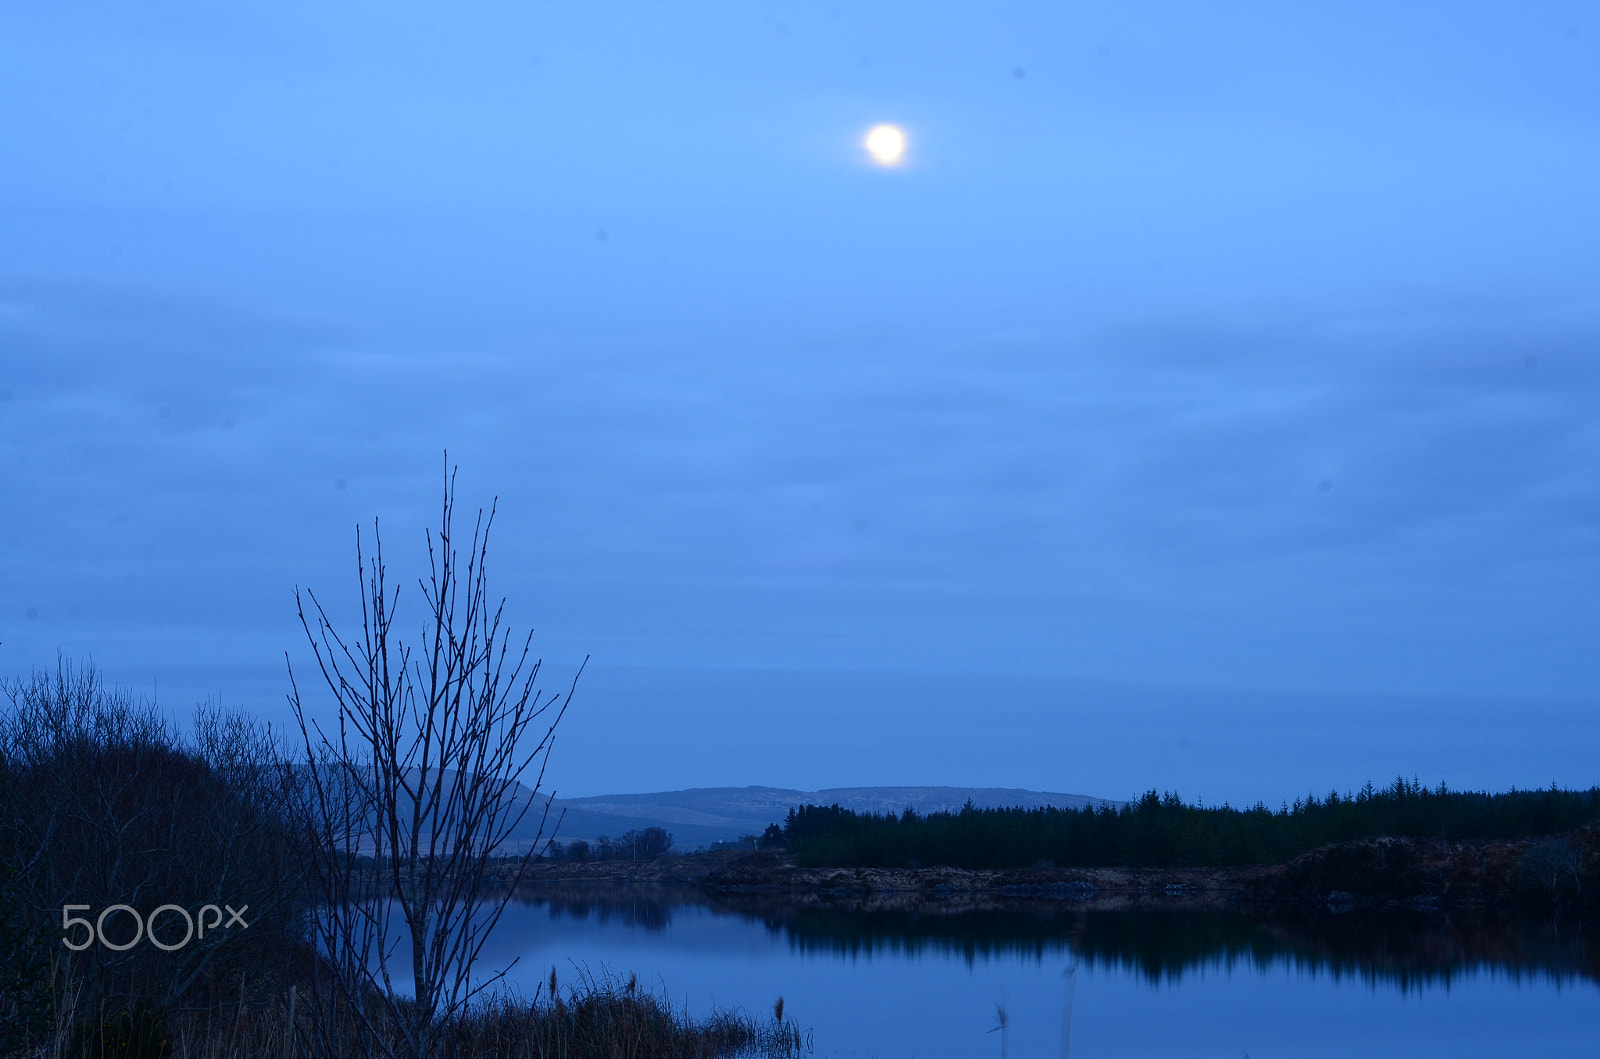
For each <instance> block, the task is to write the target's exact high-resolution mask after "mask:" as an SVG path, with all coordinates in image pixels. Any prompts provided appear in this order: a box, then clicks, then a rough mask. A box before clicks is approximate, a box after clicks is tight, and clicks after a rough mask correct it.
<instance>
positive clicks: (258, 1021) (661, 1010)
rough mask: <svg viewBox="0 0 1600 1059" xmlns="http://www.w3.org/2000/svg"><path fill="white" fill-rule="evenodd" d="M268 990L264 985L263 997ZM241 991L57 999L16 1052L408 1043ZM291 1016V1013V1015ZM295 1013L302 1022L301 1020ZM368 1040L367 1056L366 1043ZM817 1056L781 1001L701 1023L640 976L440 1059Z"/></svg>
mask: <svg viewBox="0 0 1600 1059" xmlns="http://www.w3.org/2000/svg"><path fill="white" fill-rule="evenodd" d="M265 984H266V983H262V985H263V986H264V985H265ZM261 992H262V990H261V989H255V988H251V987H250V986H249V985H248V984H247V983H244V982H241V983H239V989H238V993H237V995H236V996H235V997H233V998H231V999H229V1000H226V1001H223V1002H221V1003H219V1004H217V1005H216V1006H215V1007H212V1008H207V1009H203V1010H193V1009H191V1010H185V1011H174V1012H163V1011H161V1010H160V1009H158V1008H155V1007H153V1006H151V1005H149V1004H148V1003H137V1004H134V1005H131V1006H129V1007H126V1008H123V1009H121V1010H111V1011H108V1010H107V1009H105V1008H101V1009H98V1010H96V1011H93V1012H78V1011H75V1010H73V1009H72V1005H71V1003H70V1000H69V999H68V998H67V997H65V996H58V999H57V1012H56V1029H55V1032H54V1033H53V1034H52V1035H51V1036H52V1038H53V1039H52V1040H50V1041H48V1042H40V1043H39V1044H38V1045H37V1046H36V1047H34V1048H33V1049H31V1050H27V1051H23V1052H20V1053H16V1054H17V1055H18V1056H27V1057H28V1059H109V1057H111V1056H117V1057H118V1059H202V1057H203V1059H273V1057H278V1056H282V1057H285V1059H290V1057H293V1059H323V1057H327V1059H334V1057H341V1059H342V1057H350V1059H355V1057H357V1056H363V1055H379V1056H382V1055H385V1054H387V1048H386V1047H385V1044H386V1043H387V1044H388V1045H389V1046H391V1047H395V1048H396V1051H395V1054H399V1055H403V1054H405V1053H404V1051H403V1049H400V1048H399V1047H398V1045H399V1040H398V1036H397V1035H395V1036H390V1035H388V1034H385V1033H383V1032H382V1031H383V1025H382V1023H381V1021H380V1023H379V1029H380V1036H385V1037H388V1038H389V1039H388V1041H387V1042H380V1041H378V1040H375V1039H373V1038H372V1037H371V1036H370V1035H364V1034H363V1032H362V1031H361V1030H360V1029H358V1028H357V1025H356V1023H355V1020H353V1019H351V1018H349V1017H348V1012H342V1011H339V1010H335V1009H334V1007H333V1006H332V1005H322V1007H321V1010H319V1009H318V1005H316V1004H315V1003H310V1002H308V1001H307V999H306V994H304V993H302V992H301V991H300V990H299V987H298V986H297V987H296V989H295V991H294V992H293V993H292V994H289V995H285V994H284V992H283V991H282V990H281V989H278V990H274V991H273V993H274V995H273V997H272V999H269V1000H267V1001H265V1002H262V1001H259V1000H256V999H253V996H259V995H260V994H261ZM291 1005H293V1006H292V1009H291ZM291 1010H292V1015H291ZM364 1041H365V1046H364V1045H363V1042H364ZM810 1051H811V1045H810V1040H809V1036H808V1035H807V1034H803V1033H802V1032H801V1030H800V1029H799V1027H798V1026H797V1025H796V1024H795V1023H794V1021H793V1020H786V1019H784V1018H783V1004H782V1000H781V999H780V1000H779V1001H778V1003H777V1004H776V1005H775V1006H774V1012H773V1015H772V1016H771V1017H766V1018H757V1017H754V1016H751V1015H749V1014H746V1013H743V1012H729V1011H719V1012H715V1013H713V1014H712V1015H710V1016H709V1017H706V1018H702V1019H695V1018H692V1017H691V1016H690V1015H689V1013H688V1012H687V1011H682V1010H675V1009H674V1008H673V1007H672V1005H671V1003H670V1002H669V1001H668V1000H667V999H666V998H665V997H664V996H662V995H659V994H657V993H654V992H651V991H650V990H647V989H642V988H640V986H639V984H638V980H637V978H636V977H633V976H630V977H629V978H628V979H627V980H626V981H622V980H620V979H618V978H616V977H613V976H610V975H603V976H598V977H597V976H594V975H590V974H588V973H587V972H580V974H579V976H578V982H577V983H576V984H575V985H572V986H567V987H558V986H557V983H556V980H555V974H554V972H552V974H551V981H550V985H549V987H546V986H544V985H541V986H540V988H539V990H538V991H536V993H535V996H534V998H533V999H532V1000H527V999H523V998H517V997H513V996H509V995H502V996H499V997H496V998H495V999H493V1000H491V1001H489V1002H486V1003H484V1004H481V1005H479V1006H478V1007H477V1008H476V1009H475V1010H474V1011H473V1012H472V1013H471V1014H469V1015H468V1016H466V1017H464V1018H461V1019H458V1020H456V1021H455V1022H454V1023H453V1024H452V1025H450V1026H449V1027H447V1031H446V1033H445V1034H444V1037H443V1042H442V1047H441V1049H440V1050H439V1051H438V1053H437V1057H438V1059H468V1057H473V1059H719V1057H727V1059H733V1057H770V1059H778V1057H782V1059H788V1057H793V1056H801V1055H805V1054H808V1053H809V1052H810Z"/></svg>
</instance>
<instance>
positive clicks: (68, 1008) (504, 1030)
mask: <svg viewBox="0 0 1600 1059" xmlns="http://www.w3.org/2000/svg"><path fill="white" fill-rule="evenodd" d="M4 691H5V693H6V697H7V699H8V700H9V709H3V710H0V1056H8V1057H9V1056H18V1057H21V1056H28V1057H39V1059H45V1057H49V1059H103V1057H108V1056H119V1057H138V1059H153V1057H167V1056H170V1057H183V1056H195V1057H199V1056H206V1057H219V1059H234V1057H238V1059H245V1057H252V1059H253V1057H262V1056H272V1057H277V1056H285V1057H287V1056H317V1057H322V1056H330V1057H332V1056H339V1057H343V1056H350V1057H356V1056H403V1055H410V1054H413V1053H414V1051H415V1024H414V1023H413V1022H411V1021H410V1020H408V1018H407V1017H406V1016H407V1015H409V1014H412V1013H413V1012H412V1011H411V1010H410V1007H411V1006H410V1005H409V1004H408V1003H407V1002H406V1001H405V1000H404V999H402V1000H401V1001H400V1002H399V1003H396V1002H395V999H394V998H393V997H392V996H391V997H384V996H380V995H378V994H377V992H376V991H374V990H372V989H370V988H367V989H359V988H358V989H350V988H348V983H351V982H355V981H358V980H357V979H354V978H351V977H349V976H345V977H342V978H341V977H339V976H337V975H335V974H333V973H330V970H329V967H328V962H329V961H327V960H325V959H323V958H322V957H320V956H319V955H318V950H317V948H316V946H314V945H311V944H308V943H307V938H308V928H307V926H306V919H307V916H308V914H309V913H310V911H311V908H310V902H311V901H312V900H313V898H314V897H315V896H316V892H315V891H314V890H312V889H311V888H310V887H309V886H307V885H306V880H305V879H304V878H303V874H304V865H305V864H306V863H307V861H308V859H309V856H310V854H309V853H308V852H307V850H306V849H305V848H304V843H305V842H306V841H307V838H308V837H307V835H306V834H305V833H304V831H303V829H300V828H297V827H296V823H295V821H296V813H295V811H294V805H295V799H296V798H297V797H300V796H302V795H303V791H300V792H298V793H297V788H296V784H297V783H303V782H304V780H303V776H298V775H297V772H296V770H294V769H292V768H286V767H284V763H283V761H282V759H281V758H280V756H279V755H278V751H277V748H275V747H274V745H273V744H272V743H271V742H270V741H269V740H268V739H267V738H266V736H265V734H264V733H263V732H261V731H260V730H259V729H258V728H256V727H255V726H254V725H253V724H252V723H251V722H250V721H249V720H248V719H247V718H244V717H241V716H238V715H233V714H228V713H226V712H223V711H219V710H213V709H203V710H202V711H200V714H199V716H198V718H197V721H196V724H195V727H194V730H193V734H192V735H190V736H187V737H185V736H182V735H180V733H178V732H177V731H175V730H174V729H173V728H172V727H171V726H170V725H169V724H168V723H167V722H166V721H165V720H164V719H163V718H162V717H161V715H160V714H159V713H158V712H157V711H156V710H155V709H154V708H152V707H151V706H150V705H148V704H146V703H140V702H137V701H135V700H134V699H133V698H131V697H130V696H128V695H127V694H125V693H123V692H120V691H117V690H115V689H108V688H106V687H104V686H103V685H102V684H101V683H100V681H99V679H98V677H97V675H96V674H95V672H94V671H93V670H92V669H91V668H85V669H81V670H74V669H73V668H72V667H71V666H69V665H67V664H65V663H62V664H61V665H60V666H59V667H58V669H57V671H56V672H55V673H54V674H50V675H36V676H35V677H34V678H33V679H31V680H30V681H26V682H15V683H11V684H9V685H6V686H5V687H4ZM0 705H3V704H0ZM116 904H126V905H128V906H130V907H132V908H133V909H135V910H136V911H137V912H138V913H139V914H140V916H141V917H142V918H144V919H146V920H148V919H149V918H150V917H151V913H152V912H153V911H154V910H155V909H156V908H157V907H159V906H162V905H173V906H177V907H178V908H181V909H185V910H190V911H193V910H196V909H199V908H201V907H202V906H205V905H208V904H216V905H224V904H226V905H231V906H233V907H234V908H241V909H242V908H244V907H245V906H248V911H247V912H245V917H246V921H247V922H248V927H243V928H241V927H234V928H232V929H214V930H212V931H211V932H210V933H208V934H206V935H205V937H204V938H192V939H191V940H189V941H188V943H186V944H183V945H178V944H177V943H178V942H179V941H180V940H181V939H182V937H183V935H184V926H183V924H182V922H181V916H180V915H179V914H178V913H176V912H169V913H167V914H166V918H165V919H164V920H163V921H162V925H161V928H160V930H161V937H162V940H163V941H164V942H165V943H166V944H168V945H171V946H173V947H172V948H171V949H170V950H166V949H163V948H160V947H157V946H155V945H152V944H151V943H150V936H148V935H147V936H146V937H145V938H144V939H143V940H141V941H139V942H138V943H136V944H132V945H128V946H127V947H126V948H123V949H119V948H116V947H115V946H121V945H126V943H127V942H128V941H130V940H131V939H132V936H133V934H134V928H133V926H132V920H131V917H129V916H127V915H126V914H125V913H118V914H116V915H115V916H113V917H111V918H109V919H107V920H105V921H104V922H103V923H102V924H101V926H100V929H101V933H102V934H103V935H104V936H105V941H106V942H108V943H109V944H100V943H95V944H90V945H88V946H85V947H84V948H82V949H81V951H74V950H73V949H72V948H70V947H68V946H67V945H65V944H64V943H63V939H64V938H66V939H70V940H73V941H74V942H77V941H80V940H81V939H82V937H83V936H84V935H83V934H82V933H80V932H81V931H84V930H86V929H87V928H83V927H78V928H76V932H75V931H71V930H64V929H63V912H62V908H63V906H68V905H72V906H83V905H87V906H89V910H88V911H84V912H76V913H74V914H76V915H79V916H87V917H88V918H89V919H90V920H91V922H92V921H94V920H96V919H97V917H98V913H99V912H100V911H101V910H103V909H105V908H107V907H109V906H112V905H116ZM436 1021H437V1025H435V1026H434V1027H433V1031H434V1032H433V1033H432V1034H431V1035H430V1043H429V1045H428V1053H427V1054H430V1055H436V1056H441V1057H454V1056H462V1057H465V1056H484V1057H508V1059H512V1057H514V1059H524V1057H526V1059H535V1057H545V1056H552V1057H553V1056H562V1057H573V1059H577V1057H613V1056H619V1057H634V1059H647V1057H663V1059H678V1057H684V1059H689V1057H694V1059H709V1057H713V1056H733V1055H762V1056H766V1055H781V1056H787V1055H792V1054H798V1053H799V1052H800V1051H801V1050H802V1048H803V1047H804V1045H803V1042H802V1037H801V1034H800V1032H799V1030H798V1028H797V1027H796V1025H795V1024H794V1023H793V1021H786V1020H784V1019H783V1018H782V1014H781V1008H780V1010H779V1011H778V1012H777V1013H776V1017H769V1016H765V1015H763V1016H761V1017H751V1016H748V1015H745V1014H739V1013H719V1014H715V1015H713V1016H711V1017H709V1018H706V1019H700V1020H696V1019H692V1018H690V1017H689V1016H688V1014H687V1013H686V1012H682V1011H677V1010H674V1009H673V1008H672V1007H671V1005H670V1004H669V1003H668V1002H667V1001H666V1000H665V999H664V998H663V997H661V996H657V995H655V994H653V993H651V992H649V991H646V990H641V989H639V988H638V987H637V985H636V983H635V982H634V981H633V980H632V979H630V980H628V981H627V982H626V983H623V982H619V981H615V980H611V979H608V978H595V977H592V976H589V975H587V974H580V975H579V976H578V979H577V981H576V982H574V983H570V984H567V983H562V984H559V985H558V983H557V982H556V980H555V977H554V975H552V977H551V979H550V981H549V982H548V983H547V984H541V986H540V987H539V989H538V990H536V991H535V994H534V996H533V997H532V998H527V997H519V996H516V995H514V994H511V993H510V992H508V991H504V990H502V991H498V992H491V993H485V994H483V995H481V996H479V997H478V998H477V999H476V1000H475V1001H474V1002H473V1003H471V1004H469V1005H465V1006H463V1007H462V1008H461V1009H460V1010H458V1011H455V1012H452V1013H450V1014H449V1016H448V1017H444V1018H440V1019H438V1020H436Z"/></svg>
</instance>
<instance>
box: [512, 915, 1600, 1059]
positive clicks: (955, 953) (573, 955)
mask: <svg viewBox="0 0 1600 1059" xmlns="http://www.w3.org/2000/svg"><path fill="white" fill-rule="evenodd" d="M1596 948H1597V947H1596V946H1594V945H1593V944H1591V943H1590V941H1589V939H1588V938H1587V936H1586V934H1585V932H1584V931H1583V930H1581V929H1578V928H1576V927H1573V926H1570V925H1564V924H1563V925H1558V924H1547V925H1538V924H1522V925H1499V926H1483V925H1481V924H1480V925H1476V926H1472V927H1461V926H1454V927H1452V926H1451V925H1449V924H1448V923H1447V922H1446V921H1445V920H1444V919H1443V918H1442V917H1439V916H1437V915H1431V916H1430V915H1425V914H1416V915H1411V916H1406V917H1401V918H1395V917H1374V916H1372V915H1370V914H1362V913H1347V914H1345V915H1342V916H1335V915H1326V916H1321V917H1319V918H1317V919H1316V920H1315V921H1313V922H1305V921H1299V922H1285V923H1273V924H1270V925H1261V924H1254V923H1251V922H1248V921H1246V920H1244V919H1242V918H1240V917H1236V916H1230V915H1224V914H1217V913H1206V912H1173V911H1160V912H1152V911H1104V910H1095V909H1093V908H1086V907H1083V906H1077V905H1075V903H1074V902H1071V901H1061V902H1055V903H1054V904H1053V905H1048V904H1046V903H1043V902H1041V903H1040V904H1038V905H1035V906H1033V907H1029V908H1019V909H1012V910H1005V911H988V912H975V913H965V914H956V915H932V914H925V913H924V914H915V913H908V912H894V913H889V912H875V913H863V912H850V911H845V910H839V909H829V908H825V907H811V908H784V907H782V906H770V907H762V906H760V905H759V904H757V903H754V902H751V903H747V904H735V905H724V904H711V905H708V904H704V903H697V902H696V900H694V899H692V898H682V897H680V898H671V897H666V896H663V895H660V894H655V895H652V896H650V897H648V898H647V897H643V896H641V897H639V898H631V897H629V896H628V895H626V894H620V895H619V894H617V893H616V892H614V891H612V892H608V893H606V894H605V895H604V896H599V895H596V896H589V895H584V894H581V893H578V894H574V893H572V892H570V891H563V892H562V893H561V894H560V895H559V896H556V895H555V894H553V893H548V894H545V893H541V894H536V895H535V896H534V897H532V898H531V899H529V900H523V901H517V902H513V904H512V905H511V906H510V907H509V908H508V909H507V910H506V914H505V916H504V918H503V919H502V921H501V924H500V928H499V929H498V930H497V931H496V933H495V935H494V936H493V938H492V939H491V942H490V949H489V950H487V951H486V952H485V962H486V963H487V964H489V965H490V966H495V967H499V966H505V965H506V964H508V963H510V961H511V960H512V959H513V958H516V959H517V960H518V963H517V965H516V966H515V968H514V969H513V971H512V974H511V980H512V981H513V983H514V984H515V985H516V986H517V987H518V988H520V989H522V990H523V991H525V992H526V993H528V994H531V993H532V992H533V989H534V986H535V984H536V983H538V982H540V981H543V980H546V979H548V977H549V974H550V970H551V968H552V967H554V968H555V969H556V971H557V974H558V976H559V978H560V979H561V981H563V982H565V983H571V982H573V981H574V980H575V979H576V978H577V977H578V976H579V975H580V974H583V973H588V974H591V975H596V976H599V975H602V974H605V973H612V974H616V975H620V976H622V977H623V978H626V977H627V975H628V974H630V973H637V974H638V975H639V978H640V980H641V982H644V983H651V984H653V985H654V986H655V987H656V989H657V990H658V991H661V990H665V991H666V992H667V993H668V994H669V995H670V996H671V998H672V999H673V1001H674V1003H675V1005H676V1006H678V1007H680V1008H681V1007H687V1009H688V1010H689V1011H691V1012H693V1013H696V1014H704V1013H707V1012H709V1011H710V1010H712V1009H713V1008H715V1007H742V1008H745V1009H747V1010H748V1011H751V1012H753V1013H764V1012H769V1011H770V1010H771V1007H772V1003H773V1001H774V1000H775V999H776V998H777V997H779V996H782V997H783V998H784V1003H785V1008H786V1011H785V1014H786V1015H787V1016H790V1017H793V1018H794V1019H795V1020H796V1021H797V1022H798V1023H799V1024H800V1025H801V1026H802V1027H808V1028H810V1029H811V1030H812V1031H813V1034H814V1036H813V1041H814V1045H815V1049H816V1054H817V1055H818V1056H838V1057H853V1056H859V1057H862V1059H865V1057H869V1056H876V1057H879V1059H913V1057H923V1059H936V1057H950V1056H1001V1055H1007V1056H1011V1057H1016V1059H1023V1057H1033V1056H1050V1057H1058V1056H1067V1055H1073V1056H1079V1057H1102V1056H1151V1057H1158V1056H1159V1057H1162V1059H1184V1057H1217V1059H1223V1057H1225V1059H1239V1057H1240V1056H1242V1055H1246V1054H1248V1055H1249V1056H1251V1057H1253V1059H1267V1057H1274V1056H1297V1057H1315V1056H1327V1057H1339V1059H1348V1057H1351V1056H1404V1057H1407V1059H1422V1057H1435V1056H1437V1057H1439V1059H1446V1057H1448V1059H1477V1057H1483V1059H1490V1057H1494V1059H1503V1057H1505V1056H1513V1055H1515V1056H1538V1057H1546V1059H1548V1057H1565V1056H1574V1057H1575V1056H1586V1057H1593V1056H1596V1055H1600V973H1597V970H1600V958H1597V957H1600V953H1597V952H1596ZM1002 1010H1003V1011H1004V1013H1005V1029H1004V1031H1002V1030H1000V1029H999V1028H998V1027H999V1024H1000V1016H999V1013H1000V1012H1001V1011H1002Z"/></svg>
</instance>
